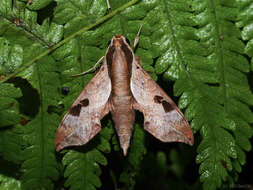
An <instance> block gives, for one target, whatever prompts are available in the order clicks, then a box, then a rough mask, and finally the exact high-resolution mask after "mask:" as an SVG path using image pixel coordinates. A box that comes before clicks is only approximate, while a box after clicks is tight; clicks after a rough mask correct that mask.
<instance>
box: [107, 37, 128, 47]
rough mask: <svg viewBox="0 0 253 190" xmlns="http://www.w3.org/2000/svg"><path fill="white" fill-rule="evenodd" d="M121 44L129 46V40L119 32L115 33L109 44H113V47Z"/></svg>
mask: <svg viewBox="0 0 253 190" xmlns="http://www.w3.org/2000/svg"><path fill="white" fill-rule="evenodd" d="M123 44H124V45H127V46H128V48H130V42H129V40H128V39H127V38H126V37H124V36H122V35H120V34H116V35H115V36H113V38H112V40H111V42H110V46H114V47H121V46H122V45H123ZM130 49H131V48H130Z"/></svg>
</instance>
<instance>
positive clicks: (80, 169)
mask: <svg viewBox="0 0 253 190" xmlns="http://www.w3.org/2000/svg"><path fill="white" fill-rule="evenodd" d="M98 164H102V165H106V164H107V161H106V159H105V157H104V156H103V154H102V153H101V152H99V151H98V150H96V149H93V150H90V151H88V152H85V153H82V152H77V151H73V150H71V151H69V152H68V153H67V154H65V156H64V158H63V165H65V166H67V167H66V170H65V173H64V176H65V177H68V179H67V181H66V183H65V186H66V187H69V186H71V187H70V189H71V190H77V189H78V190H79V189H88V190H94V189H96V187H100V186H101V182H100V180H99V178H98V176H99V175H100V174H101V170H100V168H99V166H98Z"/></svg>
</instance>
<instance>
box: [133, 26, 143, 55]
mask: <svg viewBox="0 0 253 190" xmlns="http://www.w3.org/2000/svg"><path fill="white" fill-rule="evenodd" d="M143 24H144V22H142V23H141V26H140V28H139V30H138V33H137V34H136V37H135V39H134V45H133V48H132V49H133V50H135V48H136V46H137V44H138V43H139V39H140V34H141V29H142V26H143Z"/></svg>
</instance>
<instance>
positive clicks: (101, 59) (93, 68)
mask: <svg viewBox="0 0 253 190" xmlns="http://www.w3.org/2000/svg"><path fill="white" fill-rule="evenodd" d="M104 57H105V56H102V57H101V58H100V59H99V60H98V61H97V63H96V64H95V65H94V66H93V67H92V68H90V69H88V70H87V71H84V72H83V73H79V74H76V75H70V76H71V77H78V76H82V75H85V74H87V73H90V72H91V71H95V70H96V68H97V66H98V65H99V64H100V63H101V62H102V61H103V59H104Z"/></svg>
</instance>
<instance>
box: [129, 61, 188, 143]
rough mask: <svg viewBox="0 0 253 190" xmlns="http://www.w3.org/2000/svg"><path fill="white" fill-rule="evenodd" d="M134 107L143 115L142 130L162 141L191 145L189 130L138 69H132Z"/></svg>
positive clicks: (181, 114) (179, 115)
mask: <svg viewBox="0 0 253 190" xmlns="http://www.w3.org/2000/svg"><path fill="white" fill-rule="evenodd" d="M131 91H132V94H133V96H134V98H135V101H136V102H135V103H134V108H135V109H137V110H139V111H141V112H142V113H143V115H144V129H145V130H147V131H148V132H150V133H151V134H152V135H153V136H155V137H156V138H158V139H159V140H161V141H163V142H184V143H187V144H190V145H192V144H193V134H192V131H191V128H190V126H189V124H188V122H187V120H186V119H185V118H184V115H183V113H182V112H181V111H180V110H179V109H178V108H177V106H176V104H175V103H174V102H173V101H172V100H171V99H170V98H169V96H168V95H167V94H166V93H165V92H164V91H163V90H162V89H161V88H160V87H159V85H158V84H156V82H155V81H154V80H153V79H152V78H151V77H150V76H149V75H148V73H147V72H146V71H144V70H143V69H142V67H141V66H140V65H139V64H138V63H137V61H135V62H134V64H133V66H132V76H131Z"/></svg>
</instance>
